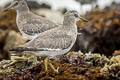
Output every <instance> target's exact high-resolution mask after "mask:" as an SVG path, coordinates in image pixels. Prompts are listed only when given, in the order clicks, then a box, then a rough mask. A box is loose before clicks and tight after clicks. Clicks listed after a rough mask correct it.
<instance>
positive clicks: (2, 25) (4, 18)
mask: <svg viewBox="0 0 120 80" xmlns="http://www.w3.org/2000/svg"><path fill="white" fill-rule="evenodd" d="M0 29H3V30H8V29H11V30H15V31H18V28H17V25H16V12H15V10H9V11H7V12H0Z"/></svg>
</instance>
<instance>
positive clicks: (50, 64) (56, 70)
mask: <svg viewBox="0 0 120 80" xmlns="http://www.w3.org/2000/svg"><path fill="white" fill-rule="evenodd" d="M48 61H49V60H48ZM48 63H49V66H50V67H51V68H52V69H53V70H54V71H55V72H57V73H58V69H59V67H58V68H57V69H55V67H54V66H53V65H52V63H51V62H50V61H49V62H48Z"/></svg>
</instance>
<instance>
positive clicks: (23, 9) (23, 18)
mask: <svg viewBox="0 0 120 80" xmlns="http://www.w3.org/2000/svg"><path fill="white" fill-rule="evenodd" d="M11 8H14V9H15V10H16V12H17V17H16V23H17V26H18V29H19V31H20V32H21V34H22V35H23V36H24V37H26V38H28V39H29V40H31V39H34V38H35V37H36V36H38V35H39V34H40V33H42V32H44V31H47V30H50V29H52V28H55V27H58V25H56V24H55V23H54V22H52V21H50V20H48V19H46V18H44V17H41V16H38V15H36V14H34V13H32V12H31V11H30V10H29V7H28V4H27V2H26V0H13V1H12V2H11V4H10V5H9V6H8V7H7V8H5V9H4V10H3V11H8V10H9V9H11Z"/></svg>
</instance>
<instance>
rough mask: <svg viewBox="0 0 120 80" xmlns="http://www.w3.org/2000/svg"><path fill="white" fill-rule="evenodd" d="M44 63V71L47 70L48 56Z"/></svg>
mask: <svg viewBox="0 0 120 80" xmlns="http://www.w3.org/2000/svg"><path fill="white" fill-rule="evenodd" d="M44 65H45V72H47V70H48V58H45V60H44Z"/></svg>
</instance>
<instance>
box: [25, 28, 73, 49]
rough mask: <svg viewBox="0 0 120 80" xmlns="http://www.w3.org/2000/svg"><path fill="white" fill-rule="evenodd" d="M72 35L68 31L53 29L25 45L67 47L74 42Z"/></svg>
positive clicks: (38, 47) (33, 46) (50, 47)
mask: <svg viewBox="0 0 120 80" xmlns="http://www.w3.org/2000/svg"><path fill="white" fill-rule="evenodd" d="M72 41H73V40H72V36H70V35H67V32H66V31H62V30H57V31H55V30H53V31H48V32H47V31H46V33H44V34H41V35H39V36H38V37H37V38H35V39H34V40H32V41H30V42H28V43H27V44H26V45H25V46H26V47H29V48H37V49H40V48H45V49H66V48H68V47H70V46H71V44H72Z"/></svg>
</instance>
